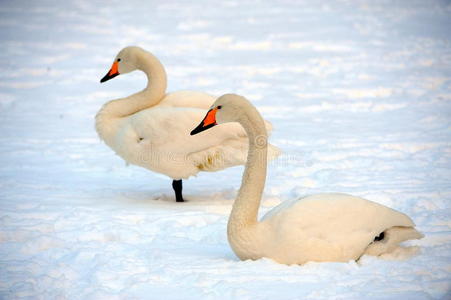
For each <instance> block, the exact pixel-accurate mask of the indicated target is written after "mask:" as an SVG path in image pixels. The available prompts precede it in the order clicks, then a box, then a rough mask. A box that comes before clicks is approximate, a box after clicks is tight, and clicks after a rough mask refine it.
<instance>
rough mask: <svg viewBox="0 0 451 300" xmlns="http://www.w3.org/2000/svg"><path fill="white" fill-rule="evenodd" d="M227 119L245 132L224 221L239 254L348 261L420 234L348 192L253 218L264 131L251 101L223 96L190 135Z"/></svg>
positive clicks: (403, 219)
mask: <svg viewBox="0 0 451 300" xmlns="http://www.w3.org/2000/svg"><path fill="white" fill-rule="evenodd" d="M227 122H238V123H240V124H241V125H242V126H243V127H244V129H245V130H246V132H247V135H248V137H249V152H248V158H247V163H246V168H245V171H244V174H243V179H242V183H241V188H240V190H239V192H238V195H237V198H236V200H235V203H234V204H233V208H232V212H231V214H230V218H229V222H228V226H227V234H228V239H229V243H230V245H231V247H232V249H233V251H234V252H235V254H236V255H237V256H238V257H239V258H240V259H242V260H245V259H258V258H262V257H268V258H271V259H273V260H275V261H277V262H279V263H283V264H303V263H305V262H308V261H318V262H321V261H340V262H346V261H349V260H358V259H359V258H360V257H361V256H362V255H364V254H369V255H381V254H383V253H388V252H391V251H392V250H394V249H395V248H396V247H397V246H398V244H399V243H401V242H403V241H405V240H409V239H418V238H421V237H422V236H423V235H422V234H421V233H419V232H418V231H417V230H416V229H415V228H414V226H415V225H414V224H413V222H412V220H411V219H410V218H409V217H407V216H406V215H404V214H402V213H400V212H398V211H395V210H393V209H391V208H388V207H386V206H383V205H380V204H377V203H374V202H371V201H368V200H365V199H363V198H359V197H355V196H351V195H346V194H318V195H313V196H308V197H305V198H301V199H296V200H293V201H287V202H284V203H282V204H280V205H278V206H276V207H274V208H273V209H272V210H271V211H269V212H268V213H267V214H266V215H265V216H264V217H263V219H262V220H261V221H260V222H259V221H257V214H258V208H259V205H260V200H261V196H262V193H263V188H264V186H265V178H266V165H267V162H266V156H267V133H266V129H265V126H264V122H263V119H262V117H261V116H260V114H259V113H258V111H257V110H256V109H255V107H254V106H253V105H252V104H251V103H250V102H249V101H247V100H246V99H245V98H243V97H241V96H238V95H233V94H228V95H224V96H221V97H220V98H218V99H217V100H216V102H215V103H214V104H213V106H212V108H211V109H210V110H209V111H208V113H207V116H206V117H205V118H204V120H202V122H201V123H200V124H199V126H197V127H196V128H195V129H194V130H193V131H192V132H191V135H194V134H197V133H199V132H201V131H204V130H206V129H208V128H210V127H212V126H214V125H216V124H220V123H227ZM218 127H220V126H218Z"/></svg>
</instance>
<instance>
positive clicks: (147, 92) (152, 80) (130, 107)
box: [103, 50, 167, 118]
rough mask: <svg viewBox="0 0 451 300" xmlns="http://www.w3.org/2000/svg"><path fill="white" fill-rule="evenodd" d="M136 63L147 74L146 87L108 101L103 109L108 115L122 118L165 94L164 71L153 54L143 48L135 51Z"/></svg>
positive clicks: (154, 101) (150, 104)
mask: <svg viewBox="0 0 451 300" xmlns="http://www.w3.org/2000/svg"><path fill="white" fill-rule="evenodd" d="M136 65H137V69H138V70H141V71H143V72H144V73H145V74H146V76H147V86H146V88H145V89H144V90H142V91H140V92H138V93H135V94H133V95H130V96H128V97H125V98H121V99H118V100H113V101H110V102H108V103H107V104H106V105H105V106H104V109H103V110H104V113H106V114H107V115H108V116H109V117H115V118H124V117H128V116H130V115H133V114H134V113H137V112H139V111H141V110H143V109H146V108H149V107H152V106H154V105H156V104H158V103H159V102H160V101H161V99H163V97H164V95H165V94H166V87H167V78H166V71H165V69H164V67H163V65H162V64H161V62H160V61H159V60H158V59H157V58H156V57H155V56H154V55H153V54H151V53H149V52H147V51H144V50H141V51H139V52H137V54H136Z"/></svg>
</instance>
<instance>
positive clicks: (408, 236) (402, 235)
mask: <svg viewBox="0 0 451 300" xmlns="http://www.w3.org/2000/svg"><path fill="white" fill-rule="evenodd" d="M381 235H382V234H381ZM423 237H424V235H423V234H422V233H420V232H419V231H417V230H416V229H415V228H413V227H401V226H394V227H391V228H389V229H387V230H385V231H384V233H383V238H381V239H380V240H379V239H378V238H376V239H375V241H374V242H372V243H371V244H370V245H369V246H368V248H367V249H366V250H365V253H364V254H368V255H374V256H379V255H382V254H386V253H391V252H393V251H394V250H395V249H397V248H398V247H399V246H400V243H402V242H404V241H408V240H414V239H421V238H423Z"/></svg>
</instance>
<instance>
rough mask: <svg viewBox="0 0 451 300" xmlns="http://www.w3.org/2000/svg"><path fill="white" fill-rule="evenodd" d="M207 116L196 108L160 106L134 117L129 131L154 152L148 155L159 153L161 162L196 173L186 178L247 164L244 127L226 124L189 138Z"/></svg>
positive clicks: (203, 111)
mask: <svg viewBox="0 0 451 300" xmlns="http://www.w3.org/2000/svg"><path fill="white" fill-rule="evenodd" d="M205 112H206V111H205V110H203V109H196V108H186V107H184V108H180V107H164V106H162V107H160V106H158V107H155V108H152V109H148V110H146V111H142V112H139V113H137V114H135V115H134V116H132V118H131V127H132V128H130V131H131V132H135V134H136V135H137V137H135V138H134V140H140V141H141V142H140V144H141V145H142V146H143V147H147V149H152V150H148V151H152V152H153V153H155V152H158V155H159V158H158V159H159V160H162V161H168V160H169V161H171V162H172V163H174V164H180V165H183V164H184V167H185V168H187V169H189V168H188V165H189V167H192V169H194V170H193V171H191V174H189V175H185V176H184V177H186V176H191V175H194V174H195V173H197V172H198V171H217V170H221V169H224V168H227V167H230V166H235V165H240V164H244V163H245V161H246V153H247V137H246V133H245V131H244V129H243V128H242V126H241V125H239V124H237V123H227V124H222V125H221V126H215V127H213V128H211V129H209V130H207V131H205V132H202V133H200V134H197V135H194V136H192V135H190V132H191V130H192V129H194V128H195V127H196V126H197V125H198V123H199V121H200V120H202V118H203V117H204V116H205ZM132 139H133V138H132ZM182 177H183V176H182Z"/></svg>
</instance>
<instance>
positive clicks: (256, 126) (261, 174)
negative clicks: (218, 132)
mask: <svg viewBox="0 0 451 300" xmlns="http://www.w3.org/2000/svg"><path fill="white" fill-rule="evenodd" d="M239 122H240V123H241V125H242V126H243V128H244V129H245V131H246V133H247V135H248V138H249V150H248V155H247V162H246V166H245V170H244V173H243V178H242V182H241V187H240V190H239V192H238V195H237V198H236V200H235V202H234V204H233V208H232V212H231V214H230V219H229V224H228V229H229V233H230V234H232V235H233V234H237V233H238V232H239V231H240V230H242V229H244V228H246V227H248V226H251V225H254V224H256V223H257V216H258V209H259V206H260V201H261V197H262V194H263V189H264V187H265V181H266V164H267V132H266V128H265V124H264V121H263V119H262V117H261V115H260V114H259V113H258V111H257V109H255V107H253V106H250V108H249V111H248V112H247V113H245V114H244V115H243V117H242V119H241V120H240V121H239Z"/></svg>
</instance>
